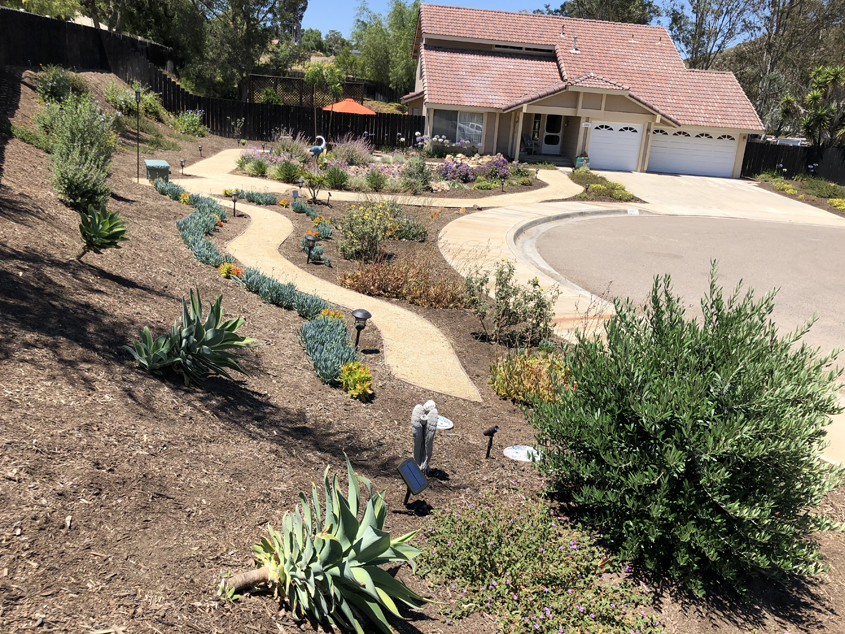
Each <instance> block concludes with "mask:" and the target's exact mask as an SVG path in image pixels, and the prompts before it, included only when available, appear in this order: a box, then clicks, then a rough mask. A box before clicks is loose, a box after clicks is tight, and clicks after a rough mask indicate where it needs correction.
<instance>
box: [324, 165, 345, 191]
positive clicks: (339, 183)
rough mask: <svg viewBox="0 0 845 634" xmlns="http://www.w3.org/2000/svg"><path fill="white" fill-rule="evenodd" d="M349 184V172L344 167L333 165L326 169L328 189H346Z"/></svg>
mask: <svg viewBox="0 0 845 634" xmlns="http://www.w3.org/2000/svg"><path fill="white" fill-rule="evenodd" d="M348 182H349V172H347V171H346V170H345V169H343V168H342V167H338V166H337V165H333V166H331V167H329V168H327V169H326V187H328V188H329V189H345V188H346V185H347V183H348Z"/></svg>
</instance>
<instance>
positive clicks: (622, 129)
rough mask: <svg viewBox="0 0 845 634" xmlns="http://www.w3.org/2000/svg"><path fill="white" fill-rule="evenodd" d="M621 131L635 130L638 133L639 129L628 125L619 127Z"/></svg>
mask: <svg viewBox="0 0 845 634" xmlns="http://www.w3.org/2000/svg"><path fill="white" fill-rule="evenodd" d="M619 131H620V132H634V133H636V131H637V129H636V128H632V127H631V126H629V125H626V126H625V127H624V128H619Z"/></svg>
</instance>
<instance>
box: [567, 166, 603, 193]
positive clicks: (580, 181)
mask: <svg viewBox="0 0 845 634" xmlns="http://www.w3.org/2000/svg"><path fill="white" fill-rule="evenodd" d="M569 180H571V181H572V182H573V183H575V184H577V185H580V186H581V187H584V188H585V189H586V188H587V187H589V186H590V185H602V184H604V183H606V182H607V179H606V178H605V177H604V176H599V175H598V174H594V173H593V172H591V171H590V170H588V169H577V170H572V171H571V172H570V173H569Z"/></svg>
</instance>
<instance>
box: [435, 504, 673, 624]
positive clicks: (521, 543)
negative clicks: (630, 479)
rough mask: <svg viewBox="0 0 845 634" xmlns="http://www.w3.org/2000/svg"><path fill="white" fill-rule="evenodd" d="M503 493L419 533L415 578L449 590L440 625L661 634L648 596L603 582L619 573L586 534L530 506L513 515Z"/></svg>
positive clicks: (446, 514) (453, 509)
mask: <svg viewBox="0 0 845 634" xmlns="http://www.w3.org/2000/svg"><path fill="white" fill-rule="evenodd" d="M502 493H503V492H502V491H485V492H484V493H482V494H481V495H480V496H479V497H478V498H476V499H472V500H470V501H469V502H466V503H463V504H461V505H452V506H450V507H448V508H445V509H436V510H433V511H431V514H430V516H429V518H428V519H427V520H425V521H424V523H423V526H422V528H421V529H420V535H422V536H424V537H425V545H424V547H423V552H422V554H421V555H420V556H419V558H418V562H419V571H420V574H421V575H423V576H425V577H426V579H427V581H428V584H429V585H430V586H431V585H436V584H441V585H443V586H446V587H449V586H451V587H452V592H451V596H452V597H454V600H453V601H452V602H451V603H447V604H446V605H445V606H444V608H443V610H442V614H443V615H444V616H446V617H450V618H452V619H456V618H461V617H463V616H466V615H469V614H472V613H475V612H479V613H483V614H484V615H485V616H487V615H490V616H492V617H493V618H495V629H494V627H493V623H491V624H490V626H489V627H490V629H489V630H485V631H490V632H526V633H527V632H542V633H544V634H552V633H557V632H567V633H575V632H607V633H608V634H611V633H612V634H628V632H640V634H659V633H660V632H662V628H661V627H660V625H659V622H660V621H661V620H662V616H661V615H660V614H658V613H656V612H655V611H654V610H653V609H650V604H651V597H650V596H649V594H648V588H646V587H645V586H644V585H639V586H638V587H637V586H634V585H632V584H631V583H629V582H627V581H624V580H620V579H619V578H618V577H617V575H616V574H608V573H616V572H617V571H618V567H617V566H618V564H616V565H613V564H612V563H611V562H612V558H611V557H610V556H609V555H608V553H607V552H606V551H604V550H602V549H601V548H599V547H598V546H596V545H595V544H594V543H593V541H592V539H591V538H590V536H589V535H588V534H586V533H584V532H583V531H581V530H578V529H577V528H576V527H574V526H572V525H571V524H570V523H569V521H568V518H566V517H561V516H559V515H556V514H555V513H554V512H553V511H551V510H550V509H549V507H548V506H547V505H546V504H544V503H543V502H541V501H539V500H537V499H536V498H534V497H526V498H525V499H520V500H519V504H518V506H514V505H512V504H510V503H509V502H507V501H506V498H505V496H504V495H503V494H502ZM520 498H522V496H520ZM611 566H612V567H611Z"/></svg>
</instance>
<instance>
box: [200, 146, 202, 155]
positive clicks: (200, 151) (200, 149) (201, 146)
mask: <svg viewBox="0 0 845 634" xmlns="http://www.w3.org/2000/svg"><path fill="white" fill-rule="evenodd" d="M200 158H202V146H200Z"/></svg>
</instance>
